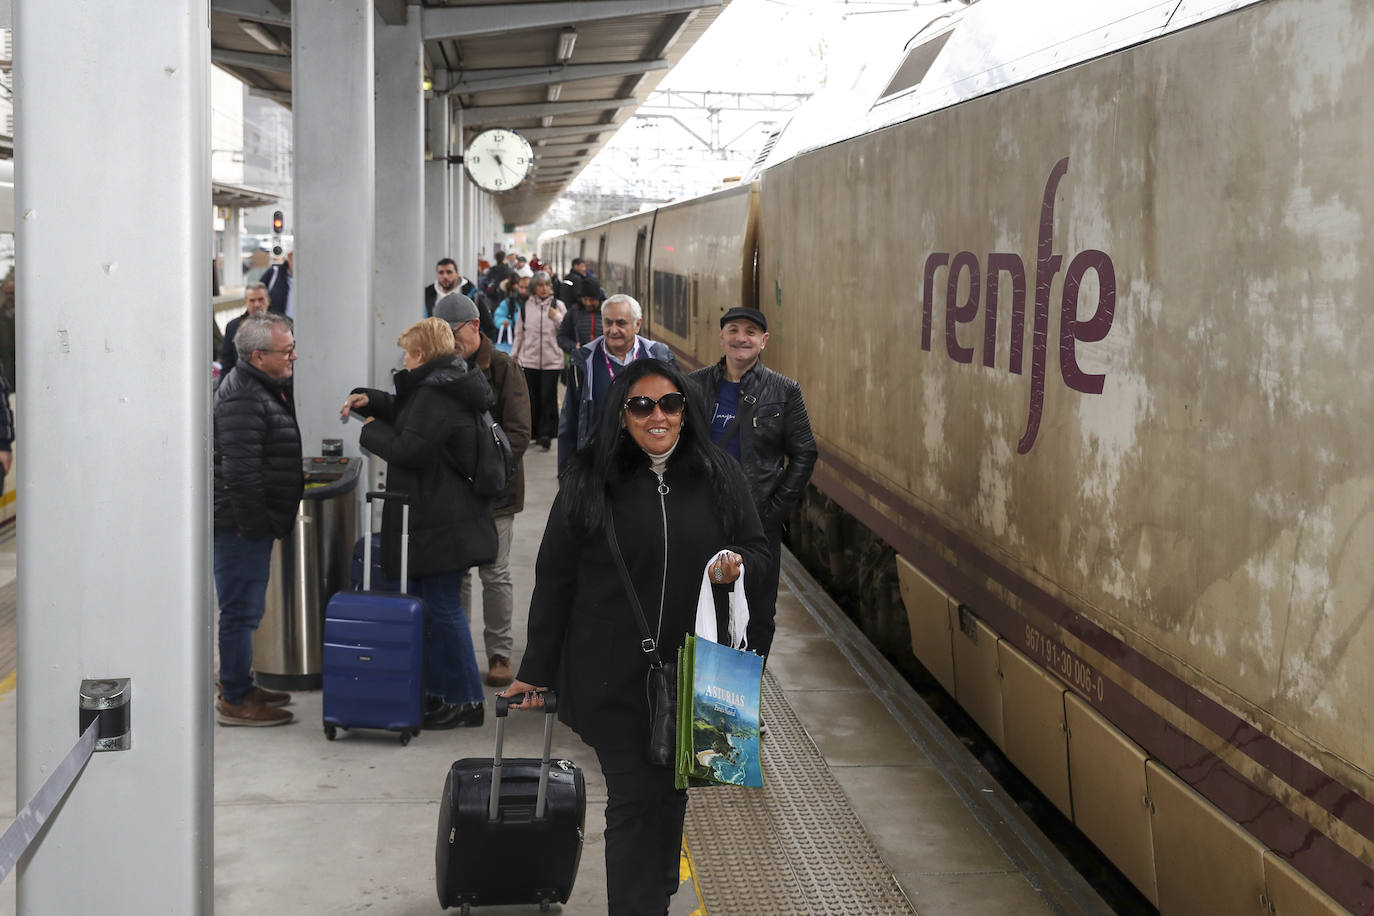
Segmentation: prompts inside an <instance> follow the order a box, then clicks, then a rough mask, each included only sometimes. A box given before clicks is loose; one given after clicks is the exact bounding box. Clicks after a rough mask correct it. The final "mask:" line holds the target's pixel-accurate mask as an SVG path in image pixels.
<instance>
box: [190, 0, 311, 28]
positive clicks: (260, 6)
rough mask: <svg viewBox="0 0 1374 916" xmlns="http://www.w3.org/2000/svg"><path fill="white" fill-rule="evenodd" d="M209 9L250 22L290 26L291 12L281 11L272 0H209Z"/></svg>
mask: <svg viewBox="0 0 1374 916" xmlns="http://www.w3.org/2000/svg"><path fill="white" fill-rule="evenodd" d="M210 10H211V12H215V13H223V14H224V15H226V16H237V17H238V18H240V19H247V20H249V21H250V22H265V23H267V24H268V25H284V26H286V27H287V28H290V27H291V14H290V13H283V12H282V11H281V8H280V7H278V6H277V5H276V4H275V3H273V2H272V0H210Z"/></svg>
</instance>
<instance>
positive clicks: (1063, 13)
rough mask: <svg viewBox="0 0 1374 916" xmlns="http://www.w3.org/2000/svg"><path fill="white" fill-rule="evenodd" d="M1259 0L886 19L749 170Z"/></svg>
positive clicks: (1053, 4)
mask: <svg viewBox="0 0 1374 916" xmlns="http://www.w3.org/2000/svg"><path fill="white" fill-rule="evenodd" d="M1260 2H1264V0H980V2H977V3H975V4H973V5H972V6H969V7H967V8H962V9H957V10H954V11H952V12H946V13H943V14H937V15H935V16H934V18H932V17H931V13H930V12H929V10H928V8H926V9H924V10H922V9H913V10H912V11H910V12H909V13H907V14H905V19H904V26H903V25H895V26H894V25H893V24H892V23H891V21H890V19H889V20H888V21H886V22H884V24H883V25H884V27H883V28H882V29H881V30H880V31H875V32H874V33H872V34H869V35H865V36H864V37H863V43H864V48H863V51H862V60H864V61H865V63H863V65H862V66H861V68H860V69H859V71H858V72H857V74H856V75H855V76H854V78H853V79H852V80H850V81H849V82H848V83H847V84H845V85H842V86H839V87H835V88H832V89H827V90H826V91H823V92H822V93H819V94H818V95H817V96H816V97H815V98H814V99H813V100H812V101H811V102H810V103H808V104H807V105H806V106H804V107H803V108H802V109H801V110H800V111H798V112H797V114H796V115H795V116H794V117H793V118H792V120H791V121H790V122H788V124H787V125H786V126H785V127H784V128H783V129H782V131H781V132H780V133H779V134H778V135H777V136H776V137H775V138H774V139H773V140H771V141H770V144H771V145H770V146H769V147H768V148H766V150H765V154H764V155H763V156H761V157H760V158H761V159H762V160H763V161H761V162H759V163H756V173H757V171H762V170H763V169H764V168H767V167H768V166H771V165H775V164H777V163H780V162H783V161H786V160H787V159H790V158H792V157H793V156H795V155H797V154H799V153H802V152H805V151H807V150H810V149H817V148H819V147H822V146H829V145H830V144H832V143H837V142H839V141H841V140H845V139H848V138H850V137H855V136H859V135H861V134H865V133H869V132H871V131H874V130H879V129H881V128H883V127H887V126H890V125H892V124H898V123H901V122H903V121H909V120H911V119H913V118H918V117H921V116H922V115H926V114H930V113H931V112H934V111H939V110H941V109H944V108H949V107H951V106H954V105H958V104H960V103H962V102H967V101H969V100H971V99H975V98H978V97H980V96H984V95H989V94H991V93H993V92H997V91H999V90H1002V89H1005V88H1007V87H1009V86H1014V85H1016V84H1018V83H1024V82H1027V81H1029V80H1032V79H1035V78H1037V77H1040V76H1044V75H1046V74H1049V73H1054V72H1056V71H1059V70H1064V69H1066V68H1068V67H1072V66H1074V65H1077V64H1081V63H1083V62H1084V61H1088V60H1092V59H1094V58H1097V57H1102V56H1103V55H1106V54H1110V53H1112V52H1114V51H1119V50H1121V49H1123V48H1127V47H1130V46H1132V45H1135V44H1139V43H1141V42H1144V41H1149V40H1151V39H1154V38H1158V37H1160V36H1162V35H1166V34H1169V33H1171V32H1176V31H1179V30H1181V29H1184V28H1187V27H1189V26H1192V25H1196V24H1198V23H1200V22H1204V21H1206V20H1209V19H1214V18H1216V17H1218V16H1222V15H1225V14H1226V13H1230V12H1233V11H1235V10H1238V9H1241V8H1243V7H1247V6H1251V5H1253V4H1255V3H1260Z"/></svg>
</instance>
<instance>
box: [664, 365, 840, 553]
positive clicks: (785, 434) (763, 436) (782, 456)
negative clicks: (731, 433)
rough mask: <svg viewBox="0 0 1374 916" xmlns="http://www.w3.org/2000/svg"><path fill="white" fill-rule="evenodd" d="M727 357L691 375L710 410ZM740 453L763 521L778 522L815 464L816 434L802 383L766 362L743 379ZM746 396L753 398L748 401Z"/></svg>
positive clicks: (794, 501)
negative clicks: (803, 398) (808, 412)
mask: <svg viewBox="0 0 1374 916" xmlns="http://www.w3.org/2000/svg"><path fill="white" fill-rule="evenodd" d="M724 377H725V359H724V357H722V358H721V360H720V362H718V363H716V364H715V365H714V366H706V367H705V368H703V369H698V370H697V371H696V372H693V373H692V374H691V375H690V376H688V381H690V382H692V383H693V384H694V385H695V386H696V388H697V391H698V392H699V394H700V397H701V403H702V405H703V407H704V408H705V409H706V415H707V416H711V415H712V414H713V413H714V410H713V409H712V407H714V405H715V403H716V395H717V394H718V393H719V391H720V380H721V379H722V378H724ZM739 396H740V410H739V416H740V422H739V433H738V436H739V455H740V464H741V465H742V466H743V467H744V476H745V477H746V478H748V480H749V490H750V492H751V493H753V494H754V505H755V507H756V508H757V509H758V512H759V518H761V519H763V523H764V525H765V526H771V525H780V524H782V521H783V520H784V519H785V518H786V517H787V514H788V513H789V512H791V511H792V509H793V508H794V507H795V506H796V505H797V503H799V502H800V501H801V498H802V493H803V491H805V489H806V482H807V481H808V480H810V479H811V469H812V468H814V467H815V466H816V438H815V436H813V435H812V434H811V420H810V418H809V417H808V416H807V414H806V403H805V402H804V401H803V400H802V392H801V385H798V384H797V383H796V382H794V381H793V380H792V379H790V378H788V377H787V376H785V375H782V374H780V373H777V372H774V371H773V370H772V369H769V368H767V367H766V366H764V364H763V360H759V361H758V362H756V363H754V366H753V368H751V369H750V370H749V371H748V372H746V373H744V377H743V378H742V379H740V386H739ZM748 398H754V401H753V403H748V402H747V399H748Z"/></svg>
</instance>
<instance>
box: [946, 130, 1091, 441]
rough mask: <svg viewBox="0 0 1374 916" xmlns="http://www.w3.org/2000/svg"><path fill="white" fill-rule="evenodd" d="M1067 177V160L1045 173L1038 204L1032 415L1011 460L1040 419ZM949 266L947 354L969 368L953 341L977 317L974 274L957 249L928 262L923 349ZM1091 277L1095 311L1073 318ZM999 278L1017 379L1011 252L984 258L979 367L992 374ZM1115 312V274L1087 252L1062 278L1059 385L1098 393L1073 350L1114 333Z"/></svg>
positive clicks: (1017, 277)
mask: <svg viewBox="0 0 1374 916" xmlns="http://www.w3.org/2000/svg"><path fill="white" fill-rule="evenodd" d="M1068 171H1069V159H1068V157H1067V156H1065V157H1064V158H1063V159H1060V160H1059V161H1058V162H1057V163H1055V165H1054V168H1053V169H1051V170H1050V179H1049V181H1048V182H1046V183H1045V197H1044V199H1043V201H1042V203H1041V204H1040V240H1039V245H1038V246H1037V253H1036V259H1035V326H1034V328H1033V329H1032V331H1031V335H1032V336H1031V392H1030V412H1029V414H1028V416H1027V417H1026V431H1025V432H1024V433H1023V434H1022V435H1021V441H1020V442H1018V443H1017V444H1016V451H1017V454H1021V455H1024V454H1026V453H1027V452H1029V451H1030V450H1031V447H1032V446H1033V445H1035V437H1036V434H1037V433H1039V431H1040V415H1041V413H1042V412H1043V411H1044V408H1045V354H1046V350H1047V347H1046V346H1045V344H1046V338H1047V337H1048V336H1049V324H1050V286H1051V285H1052V284H1053V282H1054V275H1055V274H1056V273H1058V272H1059V269H1060V267H1061V266H1062V264H1063V262H1064V256H1063V255H1058V254H1054V253H1053V251H1052V248H1053V238H1054V195H1055V191H1056V190H1058V188H1059V182H1060V180H1061V179H1062V178H1063V177H1064V176H1065V175H1066V174H1067V173H1068ZM942 267H948V277H947V281H946V283H945V351H946V352H947V353H948V354H949V358H950V359H952V360H954V361H955V362H957V363H971V362H973V348H972V347H965V346H964V345H963V344H961V343H959V333H958V331H959V325H961V324H969V323H971V322H973V321H974V320H975V319H976V318H977V317H978V299H979V288H980V283H979V274H978V268H979V263H978V256H977V255H975V254H973V253H972V252H970V251H961V252H959V253H958V254H956V255H955V256H954V260H953V261H951V260H950V256H949V252H945V251H936V252H932V253H931V255H930V256H929V257H927V258H926V264H925V289H924V297H925V298H924V300H923V303H922V316H921V349H922V350H929V349H930V333H931V325H932V312H933V310H934V305H935V303H934V294H935V273H936V271H937V270H939V269H940V268H942ZM1090 270H1092V271H1096V272H1097V281H1098V283H1097V287H1098V292H1097V308H1096V310H1095V311H1094V312H1093V315H1092V317H1091V318H1089V319H1088V320H1087V321H1081V320H1079V317H1078V290H1079V287H1080V286H1082V284H1083V277H1084V276H1085V275H1086V274H1087V272H1088V271H1090ZM965 272H967V273H968V297H967V298H966V299H965V300H964V302H963V303H962V304H960V303H959V302H958V297H959V278H960V275H961V274H963V273H965ZM1003 273H1006V274H1009V275H1010V276H1011V352H1010V360H1009V363H1008V368H1009V369H1010V370H1011V371H1012V372H1013V373H1014V374H1016V375H1020V374H1021V353H1022V344H1023V341H1024V340H1025V336H1026V268H1025V265H1024V264H1023V263H1022V261H1021V256H1020V255H1018V254H1014V253H1011V252H997V251H995V252H993V253H991V254H989V255H988V260H987V292H986V294H985V295H984V296H983V365H984V366H986V367H987V368H989V369H990V368H992V367H993V365H994V358H995V356H996V351H997V295H998V290H999V287H1000V285H1001V275H1002V274H1003ZM1115 314H1116V269H1115V268H1114V267H1112V259H1111V258H1110V257H1108V255H1107V253H1106V252H1105V251H1098V250H1097V249H1096V248H1089V249H1087V250H1085V251H1080V252H1079V253H1078V254H1076V255H1074V258H1073V260H1072V261H1070V262H1069V269H1068V271H1067V272H1066V273H1065V274H1064V290H1063V293H1062V295H1061V296H1060V299H1059V374H1060V375H1061V376H1062V377H1063V379H1064V384H1065V385H1067V386H1068V387H1069V388H1072V389H1073V390H1074V391H1079V392H1082V393H1083V394H1101V393H1102V380H1103V379H1104V378H1106V376H1105V375H1095V374H1092V373H1089V372H1084V371H1083V370H1082V369H1080V368H1079V367H1078V357H1077V352H1076V348H1077V345H1078V344H1079V343H1096V342H1097V341H1100V340H1102V339H1104V338H1105V337H1106V336H1107V333H1108V332H1109V331H1110V330H1111V329H1112V318H1113V317H1114V316H1115Z"/></svg>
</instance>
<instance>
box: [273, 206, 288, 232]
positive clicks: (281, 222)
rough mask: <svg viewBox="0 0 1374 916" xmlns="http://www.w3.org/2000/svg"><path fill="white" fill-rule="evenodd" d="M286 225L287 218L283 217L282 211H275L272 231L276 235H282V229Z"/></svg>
mask: <svg viewBox="0 0 1374 916" xmlns="http://www.w3.org/2000/svg"><path fill="white" fill-rule="evenodd" d="M285 226H286V220H285V219H283V218H282V215H281V211H280V210H276V211H274V212H273V213H272V233H273V234H274V235H281V231H282V229H283V228H284V227H285Z"/></svg>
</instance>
